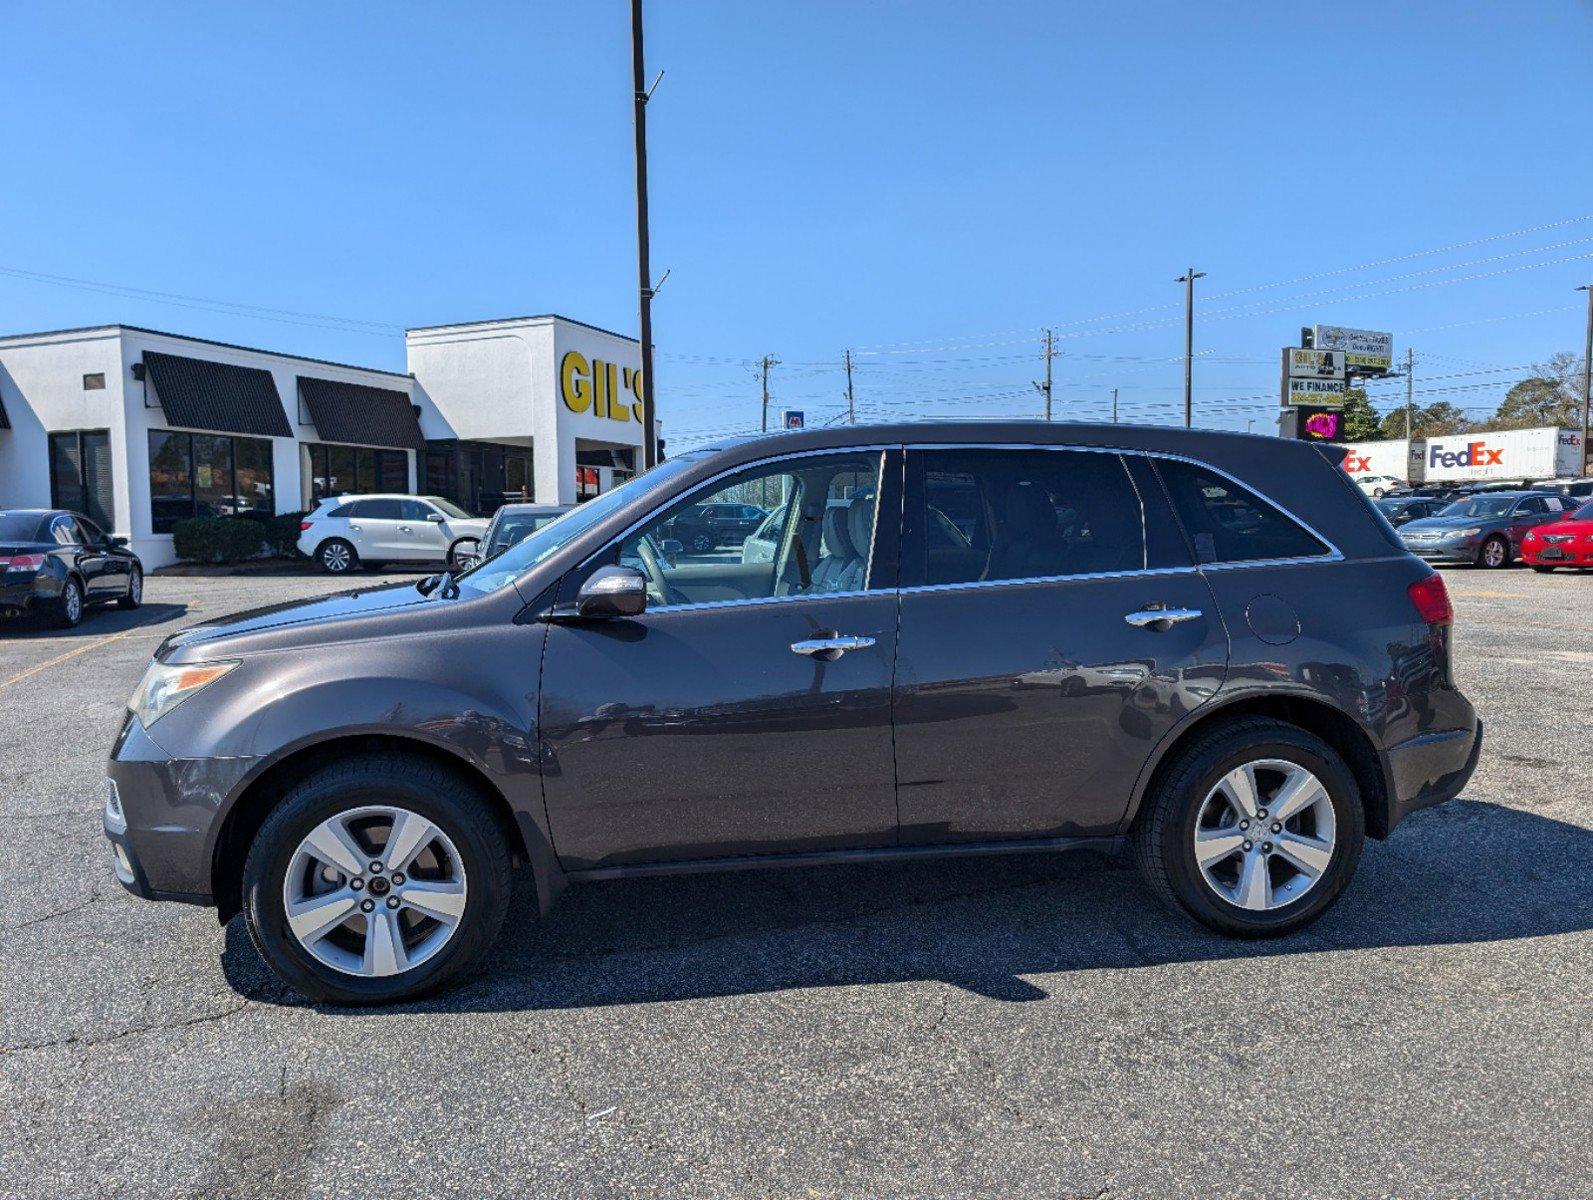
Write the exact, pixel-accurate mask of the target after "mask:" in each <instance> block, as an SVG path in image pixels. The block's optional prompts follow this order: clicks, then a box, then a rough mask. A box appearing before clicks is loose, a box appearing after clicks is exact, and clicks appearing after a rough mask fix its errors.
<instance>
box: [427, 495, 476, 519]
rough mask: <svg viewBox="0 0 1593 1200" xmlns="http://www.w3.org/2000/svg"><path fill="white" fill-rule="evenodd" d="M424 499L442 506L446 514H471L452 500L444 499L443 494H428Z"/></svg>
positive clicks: (466, 516) (467, 515)
mask: <svg viewBox="0 0 1593 1200" xmlns="http://www.w3.org/2000/svg"><path fill="white" fill-rule="evenodd" d="M424 499H425V501H426V503H427V504H434V505H436V506H437V507H438V508H440V509H441V510H442V511H443V514H444V515H445V516H450V517H465V518H468V517H469V516H470V514H469V513H467V512H466V511H465V510H464V509H462V508H460V507H459V506H458V505H457V504H455V503H454V502H453V501H452V500H444V499H443V498H442V497H441V496H426V497H424Z"/></svg>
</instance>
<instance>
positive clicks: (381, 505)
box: [348, 499, 408, 562]
mask: <svg viewBox="0 0 1593 1200" xmlns="http://www.w3.org/2000/svg"><path fill="white" fill-rule="evenodd" d="M398 518H399V502H398V501H397V500H389V499H374V500H356V501H355V502H354V511H353V512H352V513H350V515H349V523H348V527H349V533H350V534H351V535H352V536H351V540H352V541H353V543H354V548H355V549H356V550H358V551H359V554H360V557H361V558H368V559H371V560H372V561H374V562H382V561H385V560H386V559H390V558H405V557H408V555H407V554H406V553H405V544H404V543H403V541H402V540H401V536H400V534H399V532H398V525H399V519H398Z"/></svg>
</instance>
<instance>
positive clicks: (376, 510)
mask: <svg viewBox="0 0 1593 1200" xmlns="http://www.w3.org/2000/svg"><path fill="white" fill-rule="evenodd" d="M355 507H356V508H357V509H358V510H359V511H357V512H356V513H355V514H354V515H355V516H357V517H359V518H361V519H362V520H365V521H397V520H399V518H400V515H401V514H402V512H403V507H402V506H401V505H400V504H399V502H398V501H397V500H360V501H358V502H357V503H356V505H355Z"/></svg>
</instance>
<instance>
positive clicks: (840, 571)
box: [540, 451, 900, 870]
mask: <svg viewBox="0 0 1593 1200" xmlns="http://www.w3.org/2000/svg"><path fill="white" fill-rule="evenodd" d="M899 464H900V457H899V455H897V454H895V453H894V452H892V453H885V452H881V451H870V452H851V453H844V454H834V453H826V454H818V455H799V456H793V457H790V458H784V459H781V460H778V461H777V462H773V463H767V464H763V465H761V466H758V467H754V468H750V469H748V470H744V471H741V472H738V473H737V474H736V475H734V476H731V477H729V478H728V479H721V480H719V481H716V482H713V483H710V484H707V485H705V486H704V488H703V489H701V490H700V491H699V492H697V493H695V494H694V495H690V496H687V497H685V498H683V499H682V501H681V502H680V503H679V504H676V505H672V506H670V507H669V508H667V509H664V510H662V511H660V512H659V513H658V514H656V515H655V516H654V517H653V518H652V519H650V520H649V521H648V522H647V523H646V524H645V525H644V526H643V527H641V528H640V529H638V530H636V531H633V532H632V533H631V534H629V535H627V536H626V537H625V538H624V539H622V540H621V541H620V542H619V543H618V544H616V545H615V546H613V547H611V548H610V550H609V551H607V552H605V553H604V554H602V555H599V556H597V557H596V558H594V559H593V561H592V562H590V563H589V564H587V567H586V568H583V569H579V570H577V571H575V572H572V573H571V575H570V576H569V577H567V578H566V580H565V581H564V583H563V584H562V585H561V592H560V599H561V600H563V599H568V598H572V597H573V595H574V593H575V591H576V590H577V589H578V588H579V585H580V583H581V582H582V581H583V580H584V578H585V576H586V575H587V574H589V573H590V570H591V569H592V568H595V567H596V566H598V565H601V564H603V563H612V562H621V563H625V564H628V565H634V566H637V567H638V568H640V569H641V570H642V571H644V572H645V573H646V575H647V577H648V581H649V600H648V604H649V607H648V610H647V611H646V612H645V613H643V614H642V615H641V616H640V617H638V618H636V619H634V620H610V621H594V622H586V623H566V624H556V625H553V626H552V627H551V628H550V630H549V633H548V640H547V646H546V650H545V653H544V657H543V670H542V689H541V696H542V698H541V711H540V732H541V739H542V746H543V750H542V761H543V787H544V794H545V797H546V800H547V807H548V819H549V823H550V825H551V827H552V832H553V841H554V845H555V847H556V849H557V851H558V854H559V856H560V859H561V860H562V862H563V864H564V866H565V867H566V868H567V869H570V870H581V869H591V868H597V867H607V866H615V865H620V864H624V863H639V862H662V861H678V860H686V859H700V858H724V857H733V856H737V855H746V854H769V853H780V852H798V851H808V850H826V849H833V848H844V847H870V846H884V845H890V844H892V843H893V842H894V841H895V839H896V794H895V770H894V764H893V761H892V740H891V675H892V670H893V667H894V663H895V657H896V607H897V593H896V590H895V579H894V569H895V568H894V564H895V543H896V537H897V533H898V530H897V529H896V527H895V524H894V523H893V522H891V521H889V520H887V521H885V522H883V523H882V525H881V527H880V529H879V532H878V535H877V536H876V534H875V528H874V527H875V521H874V518H875V514H876V512H885V513H893V512H898V511H899V504H894V505H893V503H892V501H891V500H890V496H893V495H899V494H900V493H899V483H900V469H899ZM893 472H894V475H893ZM882 480H883V481H884V490H885V492H886V499H885V502H884V504H883V505H882V504H881V503H880V493H881V490H882ZM766 497H772V498H774V504H784V505H785V507H786V511H787V513H788V519H787V520H786V522H785V525H784V527H783V529H782V530H781V531H780V535H779V542H778V547H777V550H776V553H775V554H774V555H773V556H772V557H771V558H770V559H768V560H764V561H753V562H743V561H742V557H741V555H740V553H739V549H740V547H739V546H736V547H732V548H730V550H731V551H732V552H727V551H726V549H725V548H720V549H719V550H717V551H716V552H709V553H692V552H690V551H686V550H685V549H684V548H683V547H677V546H676V544H674V539H672V538H671V537H670V535H669V532H668V529H669V525H668V523H669V520H670V518H671V517H672V516H674V515H675V514H676V513H677V512H678V511H679V510H680V509H681V508H683V507H684V506H686V505H688V504H692V503H697V504H702V503H708V502H720V501H737V502H741V501H747V502H754V503H759V504H760V505H761V504H763V503H765V498H766ZM772 506H773V505H770V507H772ZM831 513H840V514H844V520H843V519H842V518H839V517H836V516H833V515H829V514H831ZM843 526H844V527H843Z"/></svg>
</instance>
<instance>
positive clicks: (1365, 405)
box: [1342, 388, 1383, 442]
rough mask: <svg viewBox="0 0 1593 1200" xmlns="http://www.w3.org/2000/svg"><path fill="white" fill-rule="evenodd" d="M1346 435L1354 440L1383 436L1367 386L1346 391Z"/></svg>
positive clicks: (1373, 438)
mask: <svg viewBox="0 0 1593 1200" xmlns="http://www.w3.org/2000/svg"><path fill="white" fill-rule="evenodd" d="M1342 415H1343V419H1344V436H1345V438H1346V439H1347V440H1349V441H1352V442H1370V441H1375V440H1376V439H1377V438H1379V437H1381V436H1383V435H1382V433H1381V432H1380V430H1379V427H1378V421H1377V410H1376V409H1374V408H1373V407H1372V402H1371V401H1370V400H1368V399H1367V398H1366V389H1365V388H1351V389H1350V390H1349V391H1347V392H1345V393H1344V408H1343V412H1342Z"/></svg>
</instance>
